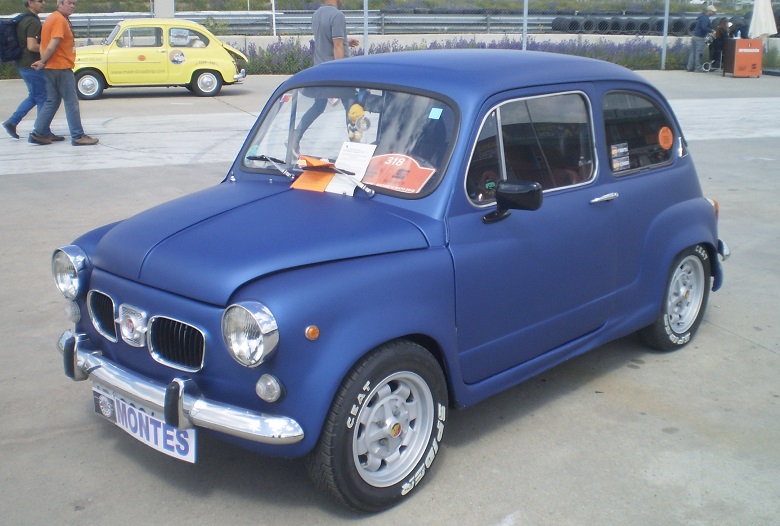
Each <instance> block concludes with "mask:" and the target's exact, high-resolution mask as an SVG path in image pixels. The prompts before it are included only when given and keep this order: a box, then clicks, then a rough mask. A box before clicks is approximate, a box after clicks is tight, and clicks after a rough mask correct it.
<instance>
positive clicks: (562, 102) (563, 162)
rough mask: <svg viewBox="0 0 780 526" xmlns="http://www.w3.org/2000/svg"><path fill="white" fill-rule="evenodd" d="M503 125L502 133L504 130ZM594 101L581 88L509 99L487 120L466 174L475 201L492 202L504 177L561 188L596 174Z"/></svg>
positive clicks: (549, 187)
mask: <svg viewBox="0 0 780 526" xmlns="http://www.w3.org/2000/svg"><path fill="white" fill-rule="evenodd" d="M498 130H500V133H498ZM591 130H592V126H591V119H590V107H589V105H588V103H587V99H586V98H585V96H584V95H583V94H581V93H561V94H556V95H548V96H542V97H533V98H528V99H518V100H513V101H509V102H506V103H504V104H502V105H500V106H499V107H498V108H496V109H495V110H493V112H491V113H490V114H489V115H488V117H487V119H486V120H485V122H484V123H483V125H482V129H481V131H480V136H479V138H478V140H477V144H476V145H475V148H474V153H473V154H472V157H471V161H470V164H469V171H468V175H467V179H466V191H467V193H468V195H469V197H470V198H471V200H472V201H473V202H474V203H475V204H484V203H489V202H492V201H493V199H494V195H495V188H496V186H497V184H498V181H499V180H502V179H503V180H509V181H534V182H538V183H539V184H541V186H542V188H543V189H544V190H555V189H558V188H564V187H568V186H574V185H578V184H582V183H586V182H588V181H590V180H591V179H592V178H593V176H594V173H595V172H594V166H593V151H594V149H593V135H592V133H591Z"/></svg>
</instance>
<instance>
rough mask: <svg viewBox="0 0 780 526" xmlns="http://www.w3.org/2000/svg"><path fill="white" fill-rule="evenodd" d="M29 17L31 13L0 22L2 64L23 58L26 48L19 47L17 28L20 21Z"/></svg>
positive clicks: (0, 55) (0, 56)
mask: <svg viewBox="0 0 780 526" xmlns="http://www.w3.org/2000/svg"><path fill="white" fill-rule="evenodd" d="M28 15H30V12H29V11H28V12H26V13H22V14H20V15H16V16H15V17H13V18H12V19H10V20H3V21H2V22H0V59H2V62H15V61H17V60H19V57H21V56H22V51H23V50H24V46H21V45H19V39H18V38H16V27H17V26H18V25H19V21H20V20H21V19H22V18H24V17H26V16H28Z"/></svg>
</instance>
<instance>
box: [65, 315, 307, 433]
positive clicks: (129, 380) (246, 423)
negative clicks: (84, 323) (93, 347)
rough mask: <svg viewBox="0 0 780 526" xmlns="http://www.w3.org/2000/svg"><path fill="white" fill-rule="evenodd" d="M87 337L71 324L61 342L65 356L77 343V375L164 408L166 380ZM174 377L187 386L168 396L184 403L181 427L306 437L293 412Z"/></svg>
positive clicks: (148, 405) (143, 402)
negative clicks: (209, 392)
mask: <svg viewBox="0 0 780 526" xmlns="http://www.w3.org/2000/svg"><path fill="white" fill-rule="evenodd" d="M85 340H86V338H85V336H84V335H80V334H76V333H74V332H73V331H71V330H70V329H68V330H67V331H65V332H64V333H63V335H62V337H60V341H59V344H58V348H59V351H60V353H62V354H63V355H64V356H65V349H66V348H68V347H69V346H71V345H72V346H73V351H72V352H73V365H74V372H75V374H74V378H73V379H74V380H77V381H78V380H86V379H87V378H89V379H91V380H92V381H93V382H97V383H98V384H100V385H101V386H103V387H105V388H107V389H111V390H113V391H116V392H117V393H119V394H124V395H126V396H128V397H130V398H133V399H135V400H136V401H138V402H139V403H140V404H141V405H144V406H146V407H148V408H149V409H150V410H153V411H155V412H159V414H164V412H165V411H164V409H165V405H166V391H167V390H168V386H166V385H162V384H160V383H158V382H155V381H153V380H149V379H148V378H146V377H143V376H140V375H137V374H135V373H133V372H130V371H127V370H125V369H123V368H121V367H120V366H118V365H116V364H115V363H113V362H112V361H111V360H109V359H107V358H105V357H103V356H101V355H100V354H99V353H97V352H90V351H88V350H84V349H80V348H79V346H80V344H81V343H82V342H84V341H85ZM66 358H67V357H66ZM174 382H176V383H178V384H179V385H180V386H181V387H185V386H186V387H185V388H182V389H179V390H178V392H179V395H178V396H179V400H176V401H168V403H169V404H173V403H175V404H177V405H178V407H180V408H181V412H180V414H179V417H180V418H181V419H182V420H181V421H180V422H179V427H180V428H186V427H189V425H192V426H195V427H203V428H206V429H211V430H213V431H217V432H220V433H225V434H226V435H230V436H234V437H238V438H243V439H244V440H250V441H252V442H259V443H263V444H274V445H286V444H295V443H297V442H300V441H301V440H303V429H302V428H301V426H300V425H299V424H298V422H296V421H295V420H293V419H292V418H288V417H285V416H277V415H269V414H266V413H259V412H256V411H249V410H247V409H243V408H240V407H236V406H232V405H229V404H224V403H221V402H216V401H214V400H209V399H206V398H203V397H202V396H199V395H197V391H198V390H197V389H196V388H195V387H196V386H195V382H194V381H193V380H191V379H190V380H183V379H179V378H176V379H174Z"/></svg>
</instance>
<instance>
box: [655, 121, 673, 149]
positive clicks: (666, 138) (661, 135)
mask: <svg viewBox="0 0 780 526" xmlns="http://www.w3.org/2000/svg"><path fill="white" fill-rule="evenodd" d="M658 144H659V145H660V146H661V148H663V149H664V150H671V149H672V146H674V134H673V133H672V130H671V129H669V127H668V126H664V127H663V128H661V129H660V130H658Z"/></svg>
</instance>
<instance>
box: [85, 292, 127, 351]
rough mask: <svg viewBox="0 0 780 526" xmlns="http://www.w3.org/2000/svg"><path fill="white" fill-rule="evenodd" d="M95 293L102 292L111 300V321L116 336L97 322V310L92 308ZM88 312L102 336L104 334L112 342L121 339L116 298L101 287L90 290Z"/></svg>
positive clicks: (93, 324) (88, 293)
mask: <svg viewBox="0 0 780 526" xmlns="http://www.w3.org/2000/svg"><path fill="white" fill-rule="evenodd" d="M95 294H102V295H103V296H105V297H106V298H108V299H109V300H111V323H112V324H113V326H114V336H111V335H110V334H109V333H108V332H107V331H106V329H105V327H102V326H99V324H98V323H96V322H95V312H94V310H93V309H92V296H94V295H95ZM87 314H88V315H89V320H90V321H91V322H92V326H93V327H94V328H95V330H96V331H98V333H100V335H101V336H103V338H105V339H106V340H108V341H110V342H112V343H117V342H118V341H119V328H118V327H117V324H116V318H117V315H116V303H115V302H114V298H112V297H111V296H109V295H108V294H106V293H105V292H103V291H102V290H99V289H92V290H90V291H89V292H87Z"/></svg>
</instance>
